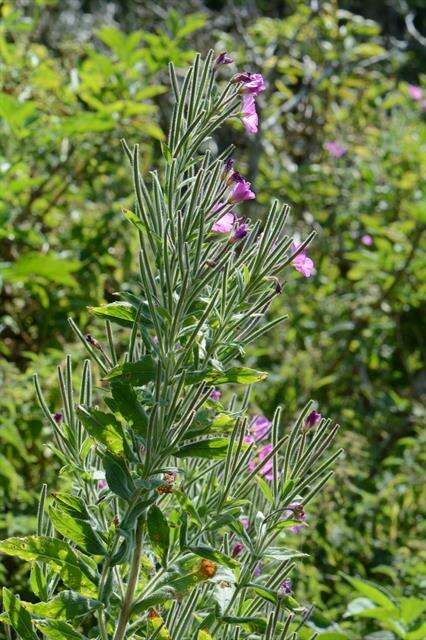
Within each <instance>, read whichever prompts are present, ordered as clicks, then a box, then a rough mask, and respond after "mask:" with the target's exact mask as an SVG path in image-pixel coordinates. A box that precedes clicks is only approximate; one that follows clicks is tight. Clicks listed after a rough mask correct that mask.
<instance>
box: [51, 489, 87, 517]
mask: <svg viewBox="0 0 426 640" xmlns="http://www.w3.org/2000/svg"><path fill="white" fill-rule="evenodd" d="M52 497H53V498H54V500H55V502H56V503H57V504H58V506H59V507H60V509H61V510H62V511H65V512H66V513H68V514H69V515H70V516H73V517H74V518H79V519H80V520H89V518H90V516H89V513H88V511H87V509H86V505H85V503H84V501H83V500H82V499H81V498H78V497H77V496H73V495H71V494H69V493H52Z"/></svg>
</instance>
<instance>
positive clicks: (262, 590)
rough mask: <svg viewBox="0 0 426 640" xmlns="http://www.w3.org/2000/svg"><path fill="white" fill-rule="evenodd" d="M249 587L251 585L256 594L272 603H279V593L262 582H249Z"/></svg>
mask: <svg viewBox="0 0 426 640" xmlns="http://www.w3.org/2000/svg"><path fill="white" fill-rule="evenodd" d="M247 586H248V587H251V588H252V589H253V591H254V592H255V594H256V595H258V596H259V597H260V598H263V600H266V601H267V602H272V604H276V603H277V594H276V592H275V591H273V590H272V589H268V588H267V587H264V586H263V585H261V584H256V583H255V582H249V583H248V584H247Z"/></svg>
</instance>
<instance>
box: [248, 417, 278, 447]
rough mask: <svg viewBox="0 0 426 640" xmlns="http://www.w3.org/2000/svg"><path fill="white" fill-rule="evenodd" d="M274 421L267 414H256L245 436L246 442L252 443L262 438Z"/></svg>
mask: <svg viewBox="0 0 426 640" xmlns="http://www.w3.org/2000/svg"><path fill="white" fill-rule="evenodd" d="M271 426H272V422H271V421H270V420H268V418H265V416H254V418H253V420H252V421H251V423H250V426H249V428H248V435H246V436H245V438H244V442H246V443H247V444H251V443H252V442H257V441H258V440H262V439H263V438H264V437H265V436H266V435H267V434H268V433H269V431H270V429H271Z"/></svg>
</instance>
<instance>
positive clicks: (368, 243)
mask: <svg viewBox="0 0 426 640" xmlns="http://www.w3.org/2000/svg"><path fill="white" fill-rule="evenodd" d="M361 242H362V244H365V246H366V247H371V245H372V244H373V238H372V237H371V236H369V235H368V233H366V234H365V235H364V236H362V238H361Z"/></svg>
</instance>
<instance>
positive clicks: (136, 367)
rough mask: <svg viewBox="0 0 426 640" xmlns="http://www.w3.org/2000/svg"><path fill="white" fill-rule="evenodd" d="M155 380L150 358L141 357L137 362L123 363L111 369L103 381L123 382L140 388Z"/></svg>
mask: <svg viewBox="0 0 426 640" xmlns="http://www.w3.org/2000/svg"><path fill="white" fill-rule="evenodd" d="M154 378H155V366H154V361H153V359H152V357H151V356H149V355H146V356H143V357H142V358H141V359H140V360H138V362H124V363H122V364H118V365H117V366H116V367H114V368H113V369H111V371H109V372H108V374H107V375H106V376H105V378H104V380H110V381H114V380H124V381H126V382H128V383H130V384H131V385H133V386H134V387H141V386H142V385H144V384H147V383H148V382H152V381H153V380H154Z"/></svg>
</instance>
